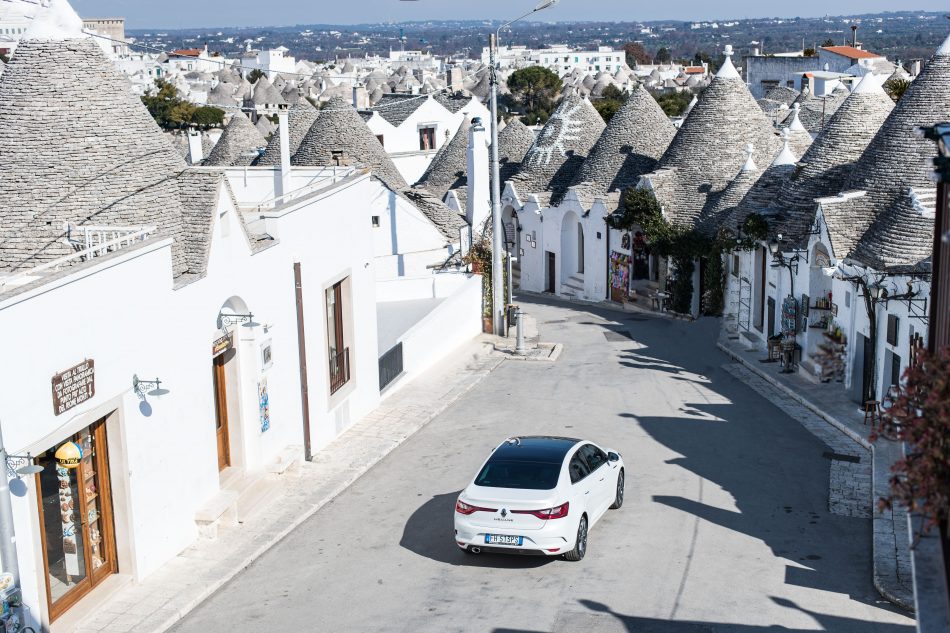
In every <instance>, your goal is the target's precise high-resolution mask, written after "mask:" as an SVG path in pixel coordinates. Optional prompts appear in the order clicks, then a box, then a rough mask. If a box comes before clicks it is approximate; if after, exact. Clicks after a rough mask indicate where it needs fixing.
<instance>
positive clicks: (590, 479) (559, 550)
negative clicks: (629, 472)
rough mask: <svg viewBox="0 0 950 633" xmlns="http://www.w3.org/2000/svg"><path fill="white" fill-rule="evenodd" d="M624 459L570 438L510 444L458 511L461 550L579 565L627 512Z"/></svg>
mask: <svg viewBox="0 0 950 633" xmlns="http://www.w3.org/2000/svg"><path fill="white" fill-rule="evenodd" d="M623 486H624V465H623V459H622V458H621V457H620V455H619V454H618V453H616V452H613V451H608V450H604V449H602V448H600V447H599V446H597V445H596V444H593V443H592V442H587V441H583V440H578V439H573V438H567V437H512V438H508V439H507V440H505V441H504V442H502V443H501V445H500V446H498V447H497V448H496V449H495V450H494V451H492V454H491V456H490V457H489V458H488V459H487V460H486V461H485V463H484V464H483V465H482V467H481V469H480V470H479V471H478V474H477V475H476V476H475V479H474V480H473V481H472V483H471V484H469V486H468V487H467V488H465V490H463V491H462V494H460V495H459V498H458V501H457V502H456V503H455V542H456V543H457V544H458V546H459V547H460V548H462V549H463V550H464V551H466V552H468V553H470V554H479V553H482V552H492V553H511V554H544V555H547V556H559V555H563V556H564V558H566V559H567V560H572V561H578V560H581V559H582V558H584V554H585V553H586V552H587V533H588V531H589V530H590V528H591V527H592V526H593V525H594V524H595V523H597V521H598V519H600V517H601V516H603V514H604V513H605V512H606V511H607V509H608V508H619V507H620V506H621V505H623Z"/></svg>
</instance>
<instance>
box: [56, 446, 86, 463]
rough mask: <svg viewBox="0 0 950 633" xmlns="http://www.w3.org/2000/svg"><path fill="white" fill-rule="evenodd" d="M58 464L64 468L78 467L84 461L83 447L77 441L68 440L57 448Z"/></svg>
mask: <svg viewBox="0 0 950 633" xmlns="http://www.w3.org/2000/svg"><path fill="white" fill-rule="evenodd" d="M55 455H56V464H57V465H58V466H61V467H62V468H76V467H77V466H79V462H81V461H82V447H81V446H79V444H77V443H76V442H66V443H65V444H63V445H62V446H60V447H59V448H57V449H56V453H55Z"/></svg>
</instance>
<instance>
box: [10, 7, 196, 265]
mask: <svg viewBox="0 0 950 633" xmlns="http://www.w3.org/2000/svg"><path fill="white" fill-rule="evenodd" d="M52 6H53V8H52V9H49V11H58V12H60V13H68V14H70V15H69V16H68V17H70V18H74V20H75V23H76V28H75V30H74V32H66V33H63V32H57V30H56V29H54V28H46V29H45V31H44V29H43V28H40V27H42V26H43V22H44V18H43V17H41V15H39V14H38V15H37V18H36V20H35V21H34V25H33V27H31V32H28V33H27V34H26V36H25V37H24V38H23V39H22V40H21V41H20V43H19V46H18V47H17V50H16V53H15V54H14V56H13V58H12V60H11V61H10V64H9V65H8V66H7V68H6V70H5V71H4V74H3V77H2V79H0V164H2V165H4V169H3V175H2V177H0V209H2V210H3V212H2V215H0V269H6V270H16V269H23V268H30V267H33V266H36V265H38V264H41V263H43V262H44V261H49V260H51V259H55V258H58V257H61V256H64V255H67V254H70V253H72V252H73V250H72V248H71V246H69V245H67V244H65V243H64V238H65V235H64V232H63V223H64V222H69V223H71V224H96V225H115V226H142V225H152V224H154V225H157V226H158V227H159V228H160V230H161V231H162V232H163V233H164V234H165V235H170V236H172V237H174V238H175V244H174V245H173V247H172V255H173V270H174V274H175V275H179V274H181V273H184V272H186V270H187V262H186V258H185V253H184V250H183V248H182V241H181V235H182V230H183V222H182V207H181V203H180V200H179V197H178V185H177V182H176V177H177V176H178V175H179V174H180V173H181V172H182V171H183V170H185V168H186V164H185V161H184V159H183V158H182V157H181V156H180V155H179V154H178V152H176V151H175V149H174V148H173V147H172V145H171V144H170V143H169V141H168V139H167V138H166V137H165V135H164V134H162V132H161V130H159V128H158V126H157V125H156V124H155V121H154V120H153V119H152V117H151V116H150V115H149V113H148V111H147V110H146V109H145V107H144V106H143V105H142V102H141V101H140V100H139V99H138V98H137V97H135V96H134V95H133V94H132V91H131V87H130V85H129V82H128V80H127V79H126V78H125V77H124V76H123V75H122V74H120V73H119V72H118V71H117V70H116V68H115V66H114V64H113V63H112V62H111V61H110V60H109V59H108V58H106V56H105V54H104V53H103V51H102V48H101V47H100V46H99V45H98V44H96V42H95V41H93V40H92V39H90V38H89V37H86V36H84V35H83V34H82V33H81V28H82V22H81V20H79V18H78V17H76V16H75V13H74V12H73V11H72V9H71V8H70V7H69V5H68V4H67V3H65V2H62V1H61V0H56V1H54V2H53V5H52ZM40 11H43V9H40ZM60 17H62V16H60ZM34 29H36V30H34ZM31 33H38V35H33V34H31ZM39 37H42V39H38V38H39Z"/></svg>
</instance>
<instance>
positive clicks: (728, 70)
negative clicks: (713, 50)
mask: <svg viewBox="0 0 950 633" xmlns="http://www.w3.org/2000/svg"><path fill="white" fill-rule="evenodd" d="M722 54H723V55H725V56H726V61H724V62H723V63H722V68H720V69H719V72H718V73H716V76H717V77H722V78H723V79H738V78H739V71H738V70H736V67H735V66H733V65H732V44H726V47H725V49H724V50H723V51H722Z"/></svg>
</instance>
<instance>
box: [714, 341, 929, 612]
mask: <svg viewBox="0 0 950 633" xmlns="http://www.w3.org/2000/svg"><path fill="white" fill-rule="evenodd" d="M716 347H718V348H719V349H720V351H722V352H723V353H724V354H726V355H727V356H729V357H730V358H732V359H733V360H735V361H736V362H738V363H740V364H742V366H743V367H745V368H746V369H748V370H749V371H751V372H752V373H754V374H755V375H757V376H759V377H760V378H762V379H763V380H766V381H768V382H769V384H771V385H772V386H774V387H777V388H778V389H779V390H781V391H782V392H783V393H784V394H785V395H787V396H788V397H790V398H792V399H793V400H795V401H796V402H798V403H799V404H800V405H802V406H803V407H805V408H806V409H808V410H809V411H811V412H812V413H814V414H815V415H817V416H818V417H820V418H821V419H823V420H825V421H826V422H827V423H828V424H830V425H831V426H833V427H834V428H836V429H837V430H839V431H841V432H842V433H844V434H845V435H847V436H848V437H849V438H851V439H852V440H854V441H855V442H857V443H858V444H860V445H861V446H863V447H864V448H866V449H867V450H868V452H870V454H871V497H872V498H871V507H872V514H871V526H872V528H871V562H872V570H873V571H872V574H871V576H872V578H871V580H872V584H873V585H874V588H875V589H877V591H878V593H880V594H881V595H882V596H884V598H886V599H887V600H888V601H890V602H893V603H894V604H896V605H897V606H899V607H901V608H902V609H906V610H907V611H910V612H911V613H914V612H915V610H914V600H913V593H911V596H910V600H909V601H908V600H907V599H906V598H905V597H903V596H899V595H897V594H896V593H895V592H893V591H892V590H890V589H889V588H888V587H887V586H885V584H884V580H883V578H882V575H881V574H880V573H879V572H878V567H879V563H878V552H879V550H881V549H883V543H878V542H877V532H878V531H877V530H876V529H874V528H875V526H876V525H879V522H886V523H893V521H894V516H893V514H888V515H887V516H883V515H881V514H880V513H879V512H877V511H875V510H874V496H875V494H876V493H875V485H874V484H875V479H876V470H877V451H876V450H875V445H874V444H872V443H871V442H868V441H867V440H866V439H865V438H863V437H861V436H860V435H858V434H857V433H855V432H854V431H852V430H851V429H850V428H848V426H847V425H845V424H843V423H842V422H841V421H840V420H838V419H837V418H835V417H834V416H831V415H829V414H827V413H825V412H824V411H822V410H821V409H819V408H818V407H817V406H815V405H814V404H813V403H812V402H811V401H809V400H807V399H805V398H804V397H802V396H801V395H799V394H798V393H797V392H795V391H794V390H792V389H790V388H789V387H787V386H785V385H783V384H782V383H781V382H779V381H777V380H775V379H774V378H773V377H772V376H771V375H769V374H768V373H766V372H764V371H762V370H761V369H759V368H758V367H755V366H754V365H751V364H750V363H749V362H748V361H746V359H744V358H742V357H741V356H739V355H738V354H737V353H735V352H734V351H733V350H731V349H729V348H728V347H726V346H725V345H723V344H722V342H719V341H717V342H716ZM888 528H890V533H891V534H892V535H894V534H895V532H894V529H893V525H890V526H888ZM894 546H896V543H895V544H894Z"/></svg>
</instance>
